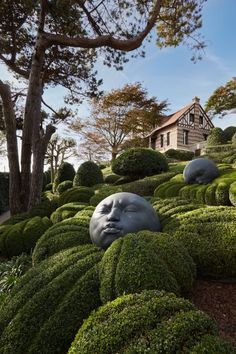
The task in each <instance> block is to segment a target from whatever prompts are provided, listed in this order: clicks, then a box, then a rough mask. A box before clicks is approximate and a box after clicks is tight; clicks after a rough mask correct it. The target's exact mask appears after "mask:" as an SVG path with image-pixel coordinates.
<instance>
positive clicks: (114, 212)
mask: <svg viewBox="0 0 236 354" xmlns="http://www.w3.org/2000/svg"><path fill="white" fill-rule="evenodd" d="M107 220H109V221H119V220H120V210H119V209H118V208H112V209H111V211H110V213H109V214H108V215H107Z"/></svg>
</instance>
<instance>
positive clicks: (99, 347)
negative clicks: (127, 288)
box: [68, 290, 233, 354]
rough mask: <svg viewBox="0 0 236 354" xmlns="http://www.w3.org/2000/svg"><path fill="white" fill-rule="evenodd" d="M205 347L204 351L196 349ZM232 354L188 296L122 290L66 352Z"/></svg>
mask: <svg viewBox="0 0 236 354" xmlns="http://www.w3.org/2000/svg"><path fill="white" fill-rule="evenodd" d="M199 348H200V349H201V348H204V350H203V351H198V349H199ZM81 353H83V354H91V353H96V354H110V353H125V354H131V353H132V354H133V353H150V354H162V353H192V354H193V353H195V354H197V353H198V354H200V353H201V354H202V353H217V354H226V353H233V351H232V348H231V346H230V345H229V344H228V343H226V342H225V341H224V340H223V339H221V338H220V337H218V333H217V329H216V325H215V323H214V322H213V320H212V319H210V318H209V317H208V315H206V314H205V313H203V312H201V311H198V310H197V309H196V308H195V307H194V305H192V304H191V303H190V302H189V301H187V300H184V299H181V298H177V297H175V296H174V294H169V293H164V292H159V291H156V290H149V291H143V292H142V293H140V294H130V295H124V296H122V297H120V298H118V299H116V300H114V301H112V302H108V303H107V304H105V305H103V306H102V307H100V308H99V309H98V310H97V311H95V312H93V313H92V314H91V315H90V316H89V318H88V319H87V320H86V321H85V322H84V323H83V325H82V326H81V328H80V329H79V331H78V333H77V335H76V337H75V340H74V342H73V343H72V346H71V348H70V350H69V352H68V354H81Z"/></svg>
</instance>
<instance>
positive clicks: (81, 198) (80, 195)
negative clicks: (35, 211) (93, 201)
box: [58, 186, 94, 206]
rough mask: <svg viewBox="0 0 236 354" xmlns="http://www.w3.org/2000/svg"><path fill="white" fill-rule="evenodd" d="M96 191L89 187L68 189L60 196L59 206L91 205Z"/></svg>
mask: <svg viewBox="0 0 236 354" xmlns="http://www.w3.org/2000/svg"><path fill="white" fill-rule="evenodd" d="M93 195H94V191H93V190H92V189H91V188H89V187H82V186H81V187H73V188H70V189H67V190H66V191H65V192H63V193H62V194H61V195H60V196H59V200H58V206H62V205H64V204H67V203H71V202H80V203H89V199H90V198H91V197H92V196H93Z"/></svg>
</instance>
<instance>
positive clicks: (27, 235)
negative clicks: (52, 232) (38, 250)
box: [0, 216, 52, 258]
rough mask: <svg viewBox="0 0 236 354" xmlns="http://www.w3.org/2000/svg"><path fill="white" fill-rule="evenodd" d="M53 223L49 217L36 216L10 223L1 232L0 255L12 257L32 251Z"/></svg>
mask: <svg viewBox="0 0 236 354" xmlns="http://www.w3.org/2000/svg"><path fill="white" fill-rule="evenodd" d="M51 225H52V223H51V221H50V220H49V219H48V218H47V217H43V218H41V217H40V216H35V217H33V218H31V219H27V220H23V221H21V222H19V223H17V224H14V225H9V226H8V227H6V228H5V229H4V231H3V232H2V233H1V234H0V255H2V256H3V257H7V258H11V257H13V256H18V255H20V254H21V253H23V252H25V253H30V252H31V251H32V250H33V249H34V247H35V244H36V242H37V240H38V239H39V238H40V237H41V235H42V234H43V233H44V232H45V231H46V230H47V229H48V228H49V227H50V226H51Z"/></svg>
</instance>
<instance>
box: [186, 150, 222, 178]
mask: <svg viewBox="0 0 236 354" xmlns="http://www.w3.org/2000/svg"><path fill="white" fill-rule="evenodd" d="M219 174H220V173H219V170H218V168H217V166H216V164H215V163H214V162H213V161H211V160H209V159H206V158H201V157H200V158H198V159H195V160H192V161H190V162H189V163H188V164H187V165H186V167H185V169H184V172H183V177H184V182H185V183H187V184H191V183H197V184H207V183H210V182H211V181H213V179H215V178H217V177H218V176H219Z"/></svg>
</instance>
